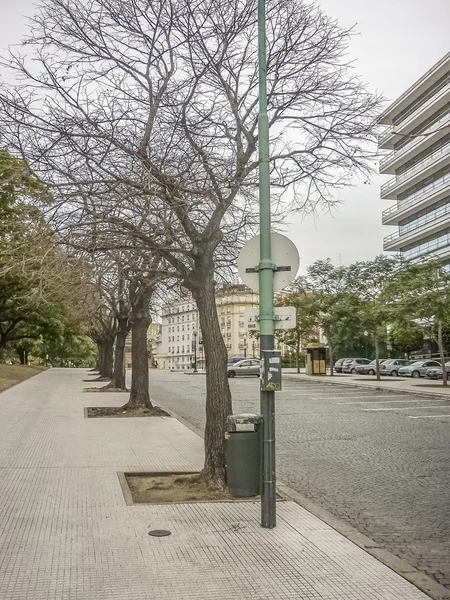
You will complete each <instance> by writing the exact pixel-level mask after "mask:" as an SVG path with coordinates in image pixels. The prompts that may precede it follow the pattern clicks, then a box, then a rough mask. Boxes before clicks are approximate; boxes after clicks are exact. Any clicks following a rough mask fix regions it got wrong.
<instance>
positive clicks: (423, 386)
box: [283, 369, 450, 399]
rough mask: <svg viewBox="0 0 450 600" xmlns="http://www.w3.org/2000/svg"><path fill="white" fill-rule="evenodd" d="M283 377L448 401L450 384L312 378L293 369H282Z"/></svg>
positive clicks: (368, 377) (348, 377)
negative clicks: (421, 395) (422, 395)
mask: <svg viewBox="0 0 450 600" xmlns="http://www.w3.org/2000/svg"><path fill="white" fill-rule="evenodd" d="M283 377H284V378H286V379H301V380H306V381H316V382H317V381H323V382H324V383H329V384H332V385H351V386H355V387H365V388H372V389H378V390H393V391H396V392H399V391H400V392H411V393H413V394H425V395H427V396H430V395H433V396H446V397H448V398H449V399H450V382H449V385H448V386H447V387H444V386H443V385H442V381H430V380H427V379H425V378H421V379H413V378H412V377H407V378H406V377H405V378H403V377H382V378H381V380H380V381H377V380H376V378H375V377H374V376H373V375H341V374H339V373H336V374H335V375H334V376H333V377H330V375H321V376H312V375H306V374H305V373H296V372H295V370H294V369H283Z"/></svg>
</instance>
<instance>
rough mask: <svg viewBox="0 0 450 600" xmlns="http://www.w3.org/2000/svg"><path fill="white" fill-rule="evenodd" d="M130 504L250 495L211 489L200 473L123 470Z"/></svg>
mask: <svg viewBox="0 0 450 600" xmlns="http://www.w3.org/2000/svg"><path fill="white" fill-rule="evenodd" d="M125 479H126V483H127V484H128V488H129V491H130V492H131V497H132V501H133V503H134V504H166V503H180V504H181V503H186V502H242V501H243V500H247V501H248V500H250V501H257V500H258V498H259V496H254V497H252V498H233V497H232V496H230V494H229V493H228V491H221V490H216V489H211V488H209V487H208V486H207V485H206V482H205V481H204V479H203V478H202V476H201V475H200V473H125Z"/></svg>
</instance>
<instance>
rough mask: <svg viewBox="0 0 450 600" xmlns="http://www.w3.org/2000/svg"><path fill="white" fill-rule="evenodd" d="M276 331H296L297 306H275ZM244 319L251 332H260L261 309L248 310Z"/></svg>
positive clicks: (274, 324)
mask: <svg viewBox="0 0 450 600" xmlns="http://www.w3.org/2000/svg"><path fill="white" fill-rule="evenodd" d="M273 312H274V315H275V320H274V322H273V326H274V328H275V329H295V328H296V326H297V312H296V308H295V306H275V307H274V309H273ZM244 319H245V322H246V327H247V329H248V330H249V331H259V308H246V309H245V310H244Z"/></svg>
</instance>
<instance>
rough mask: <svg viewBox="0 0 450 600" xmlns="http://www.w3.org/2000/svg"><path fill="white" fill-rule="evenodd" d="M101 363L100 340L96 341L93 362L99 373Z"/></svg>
mask: <svg viewBox="0 0 450 600" xmlns="http://www.w3.org/2000/svg"><path fill="white" fill-rule="evenodd" d="M101 364H102V345H101V343H100V342H97V360H96V362H95V368H96V370H97V371H98V372H99V373H100V369H101Z"/></svg>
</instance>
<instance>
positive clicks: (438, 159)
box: [381, 143, 450, 200]
mask: <svg viewBox="0 0 450 600" xmlns="http://www.w3.org/2000/svg"><path fill="white" fill-rule="evenodd" d="M447 164H449V165H450V143H447V144H445V145H444V146H441V147H440V148H437V150H435V151H434V152H432V153H431V154H429V155H428V156H426V157H425V158H424V159H423V160H421V161H419V162H418V163H416V164H415V165H413V166H412V167H411V168H410V169H407V170H406V171H404V172H403V173H401V174H400V175H397V177H393V178H392V179H390V180H389V181H388V182H387V183H385V184H384V185H382V186H381V197H382V198H383V199H385V200H395V199H396V198H397V196H398V194H400V193H401V192H403V191H405V190H407V189H408V188H409V187H412V186H413V185H414V184H416V183H418V182H419V181H420V180H422V179H425V178H426V177H428V176H430V175H432V174H433V173H435V172H436V171H440V170H441V169H442V168H444V167H445V166H446V165H447Z"/></svg>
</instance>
